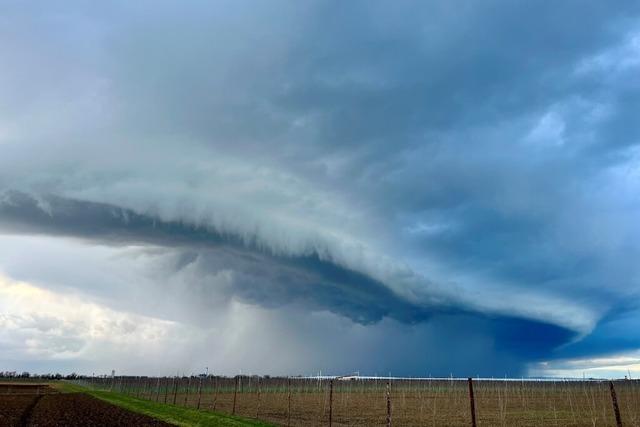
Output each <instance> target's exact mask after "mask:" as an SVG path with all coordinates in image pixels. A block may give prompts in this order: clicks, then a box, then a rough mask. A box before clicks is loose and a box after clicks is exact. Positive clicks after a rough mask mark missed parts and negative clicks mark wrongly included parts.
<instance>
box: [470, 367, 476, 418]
mask: <svg viewBox="0 0 640 427" xmlns="http://www.w3.org/2000/svg"><path fill="white" fill-rule="evenodd" d="M469 402H470V403H471V427H476V403H475V401H474V399H473V380H472V379H471V378H469Z"/></svg>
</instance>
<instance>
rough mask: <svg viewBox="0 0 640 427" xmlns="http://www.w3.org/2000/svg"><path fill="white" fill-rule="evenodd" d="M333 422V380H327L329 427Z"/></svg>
mask: <svg viewBox="0 0 640 427" xmlns="http://www.w3.org/2000/svg"><path fill="white" fill-rule="evenodd" d="M332 422H333V379H331V380H329V427H331V423H332Z"/></svg>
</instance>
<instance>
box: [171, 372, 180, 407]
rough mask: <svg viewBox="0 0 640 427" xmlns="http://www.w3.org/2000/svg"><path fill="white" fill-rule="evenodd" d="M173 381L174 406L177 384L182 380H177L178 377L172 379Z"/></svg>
mask: <svg viewBox="0 0 640 427" xmlns="http://www.w3.org/2000/svg"><path fill="white" fill-rule="evenodd" d="M174 378H175V381H174V382H173V404H174V405H175V404H176V397H177V395H178V382H179V381H180V380H181V379H182V378H180V380H179V379H178V377H177V376H176V377H174Z"/></svg>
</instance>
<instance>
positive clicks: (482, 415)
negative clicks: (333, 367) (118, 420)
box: [78, 376, 640, 427]
mask: <svg viewBox="0 0 640 427" xmlns="http://www.w3.org/2000/svg"><path fill="white" fill-rule="evenodd" d="M78 384H81V385H83V386H85V387H88V388H90V389H93V390H105V391H109V390H110V391H112V392H118V393H123V394H126V395H129V396H133V397H136V398H139V399H145V400H149V401H154V402H158V403H162V404H167V405H172V406H173V405H175V406H183V407H189V408H194V409H200V410H206V411H215V412H218V413H224V414H234V415H240V416H243V417H247V418H254V419H259V420H264V421H267V422H271V423H274V424H278V425H292V426H325V425H334V426H346V425H359V426H372V425H380V426H384V425H387V421H388V418H389V422H390V423H391V424H392V425H395V426H417V425H420V426H443V425H446V426H470V425H471V411H470V398H469V387H468V382H467V381H466V380H459V379H449V380H447V379H433V380H427V379H420V380H417V379H416V380H410V379H402V380H397V379H395V380H390V381H387V380H386V379H329V378H264V377H257V376H254V377H249V376H242V377H240V376H239V377H234V378H229V377H212V376H208V377H204V376H203V377H190V378H189V377H182V378H180V377H162V378H157V377H156V378H151V377H114V378H88V379H84V380H81V381H78ZM612 384H614V386H615V393H616V400H617V403H618V406H619V411H620V417H621V419H622V421H623V422H624V425H625V426H638V425H640V382H638V381H635V380H634V381H631V380H624V381H615V382H613V383H612ZM473 388H474V406H475V414H476V420H477V425H479V426H523V427H524V426H532V427H533V426H541V425H549V426H616V417H615V414H614V409H613V404H612V394H611V389H610V383H609V382H608V381H596V380H593V381H560V380H558V381H526V380H522V381H519V380H508V381H503V380H482V381H477V380H476V381H473Z"/></svg>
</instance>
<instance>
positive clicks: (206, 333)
mask: <svg viewBox="0 0 640 427" xmlns="http://www.w3.org/2000/svg"><path fill="white" fill-rule="evenodd" d="M0 16H1V18H0V233H2V234H0V246H2V248H1V252H2V255H3V256H2V258H1V260H0V274H1V275H2V276H0V277H3V276H4V277H5V279H4V280H6V283H8V284H7V285H6V287H5V288H3V289H4V292H6V293H7V295H9V293H10V292H18V291H16V289H18V290H20V289H22V290H24V289H30V288H29V286H32V287H35V288H38V289H42V290H43V291H45V290H46V292H51V294H46V295H47V296H46V298H50V299H51V300H52V301H53V300H55V301H62V300H63V299H64V296H65V295H71V294H72V295H75V296H74V298H78V300H79V301H83V303H85V304H98V305H100V307H102V308H101V309H100V311H99V316H98V317H99V318H100V319H102V318H105V319H107V318H109V317H116V318H120V317H122V316H124V317H125V318H126V316H133V317H131V319H138V320H139V319H146V320H139V321H140V322H142V323H144V324H145V325H147V326H146V327H147V329H146V330H153V331H156V330H164V331H165V332H166V334H165V335H164V337H165V338H158V339H159V341H153V340H151V339H148V340H147V342H149V343H151V342H153V343H154V344H153V345H157V346H158V347H157V348H169V347H170V346H171V344H170V342H171V340H172V339H173V338H171V337H174V336H180V337H182V338H181V339H182V340H183V347H182V348H183V349H184V352H183V353H180V352H177V353H175V354H173V356H172V357H170V358H169V359H168V360H170V361H171V363H173V364H174V365H176V366H178V365H180V366H182V367H183V369H193V367H195V366H199V365H200V364H204V363H206V360H195V358H192V359H190V357H189V354H190V353H189V351H187V349H191V350H193V349H196V348H197V349H199V350H201V351H202V352H203V353H205V352H209V354H210V355H211V356H210V357H212V358H214V359H215V361H216V363H217V364H218V366H219V369H220V370H221V371H226V372H233V371H237V370H239V369H244V370H247V369H253V370H254V371H256V372H263V373H272V372H276V373H298V372H285V371H286V370H287V368H289V369H296V370H298V371H299V372H302V371H305V372H313V370H316V371H317V370H319V369H322V370H324V371H327V370H329V371H335V372H336V373H338V372H342V371H347V370H360V371H368V373H376V372H377V373H388V372H389V371H393V372H396V373H398V374H400V373H402V374H405V375H426V374H428V373H432V374H434V375H438V374H440V375H449V374H450V373H454V374H457V375H476V374H481V375H482V374H486V375H504V374H506V373H507V372H502V371H504V370H508V371H509V372H508V374H511V375H525V374H527V372H529V371H528V370H529V369H530V368H531V367H533V369H534V371H535V372H536V373H539V372H540V369H542V371H544V368H540V366H545V365H540V364H541V363H549V364H553V363H557V364H558V365H557V366H559V367H561V368H562V369H565V368H567V367H568V366H573V365H572V362H570V361H571V360H573V359H580V360H593V359H596V358H597V357H599V356H606V355H617V354H623V353H628V352H634V351H636V350H638V347H639V346H640V338H639V337H635V336H634V335H633V334H631V335H630V334H629V333H628V330H629V327H628V325H630V324H633V323H634V322H636V321H637V320H640V317H638V307H637V303H638V301H639V300H638V292H639V291H640V279H639V277H640V275H639V273H640V271H639V268H638V266H637V262H636V260H637V259H638V256H639V255H640V243H639V242H640V227H639V226H638V221H637V217H638V213H640V203H639V202H638V198H637V190H638V182H639V181H638V179H639V178H640V169H639V165H640V163H639V159H640V152H639V151H638V148H637V144H638V142H640V140H639V137H640V125H639V124H638V123H640V121H639V120H637V117H636V116H637V113H636V111H637V110H638V108H637V107H638V106H640V102H639V100H640V80H639V78H638V76H640V73H638V71H640V70H639V68H640V26H639V24H640V21H639V18H640V7H638V4H637V3H635V2H619V3H617V4H616V5H615V7H612V6H611V5H598V4H584V3H583V2H573V1H567V2H563V3H561V4H551V3H544V2H534V3H526V4H525V3H519V2H501V1H496V2H485V3H483V4H471V3H469V4H462V5H461V4H456V5H453V4H451V3H450V2H444V1H443V2H440V1H430V2H397V3H394V4H393V5H391V4H388V3H385V2H349V3H339V2H305V3H297V2H288V1H281V2H280V1H278V2H269V3H263V4H260V3H256V2H214V3H211V2H193V3H190V4H189V5H184V4H180V5H179V4H177V3H170V2H138V3H136V4H128V3H125V2H122V3H118V2H116V3H110V4H102V5H88V4H85V3H83V2H77V3H74V2H72V3H66V4H64V5H56V4H48V5H44V6H42V5H40V6H39V7H35V5H30V4H28V3H24V2H20V3H18V2H15V3H14V2H8V3H4V4H2V5H0ZM77 260H83V261H82V262H81V263H78V262H77ZM14 283H23V284H22V285H15V284H14ZM20 286H22V287H20ZM0 291H2V289H0ZM20 292H22V291H20ZM24 292H27V291H24ZM29 292H30V291H29ZM11 295H14V294H11ZM43 295H45V294H43ZM23 304H25V307H26V306H27V305H28V303H27V302H23ZM59 305H60V306H62V305H63V303H62V302H61V303H60V304H59ZM91 307H93V306H91ZM3 309H4V310H7V313H4V315H5V316H7V317H5V318H4V319H5V321H4V323H2V325H3V328H5V329H6V330H7V331H8V332H6V333H7V334H9V335H10V336H9V335H7V336H3V337H2V340H1V341H0V344H2V345H3V346H5V347H7V351H6V352H2V353H0V357H3V358H4V360H6V361H10V363H18V362H16V361H18V360H20V355H21V354H30V355H31V356H30V357H29V359H28V360H30V362H29V363H31V365H30V366H35V367H39V368H40V367H47V366H49V367H51V369H54V368H55V367H56V366H61V368H60V369H63V368H65V369H66V367H68V366H71V365H72V364H73V362H74V361H76V362H77V363H78V365H79V366H81V367H83V368H84V369H87V370H90V369H97V368H101V369H107V367H109V366H112V365H116V364H121V365H122V366H123V367H124V368H125V369H131V370H134V369H142V368H141V367H139V366H133V365H132V364H128V363H129V362H127V358H126V356H124V355H123V354H122V353H117V352H114V353H110V352H108V351H107V352H104V351H98V350H96V349H97V348H98V347H100V346H101V345H107V344H105V343H103V342H99V341H95V340H93V341H92V338H91V335H90V334H89V335H87V334H82V333H80V332H78V331H82V327H81V326H73V327H71V326H69V327H67V328H65V327H60V328H53V327H52V328H50V329H46V330H44V331H43V330H40V329H38V328H37V327H33V326H32V325H34V324H39V323H38V322H36V323H33V322H34V321H33V319H36V320H37V319H40V317H37V313H31V312H29V311H28V310H26V308H25V310H22V311H21V310H18V309H16V308H15V305H14V308H12V309H9V308H8V307H3ZM10 310H17V311H15V312H13V311H12V312H11V313H9V311H10ZM87 310H89V309H87ZM92 310H93V309H92ZM230 313H232V314H230ZM233 313H235V314H233ZM238 313H245V315H246V319H256V322H258V323H264V324H261V325H260V326H255V328H254V329H253V330H248V329H247V328H249V327H248V326H247V325H246V324H245V323H243V322H242V321H241V319H242V317H243V315H242V314H238ZM11 316H13V317H11ZM34 316H36V317H34ZM48 316H49V317H48V318H47V319H49V321H50V322H53V323H54V324H55V322H62V323H60V324H64V322H65V321H66V320H64V319H63V318H62V317H64V316H63V314H61V312H51V313H49V314H48ZM56 316H57V317H56ZM118 316H120V317H118ZM135 316H141V317H135ZM9 317H11V319H13V320H12V321H9V320H7V319H9ZM16 319H22V320H16ZM25 319H26V320H25ZM52 319H53V320H52ZM56 319H57V320H56ZM131 319H128V320H127V321H132V320H131ZM67 320H68V321H69V322H72V321H75V320H73V319H71V320H69V319H67ZM121 321H122V322H125V320H122V319H121ZM132 322H134V321H132ZM145 322H146V323H145ZM72 323H73V322H72ZM134 323H135V322H134ZM25 325H27V326H25ZM29 325H31V326H29ZM74 325H75V324H74ZM92 325H93V326H91V327H95V324H92ZM221 325H225V328H221ZM34 328H35V329H34ZM249 329H250V328H249ZM34 330H37V331H39V332H37V334H36V335H34V336H32V335H30V334H32V333H36V332H33V331H34ZM12 331H13V332H12ZM20 331H22V332H20ZM25 331H26V332H25ZM29 331H31V332H29ZM47 331H58V332H55V333H53V332H51V333H49V332H47ZM65 331H66V332H65ZM131 333H135V332H131ZM56 334H57V335H56ZM124 335H125V336H126V334H124ZM28 337H31V338H28ZM34 337H35V338H34ZM56 337H57V338H58V339H59V341H55V340H54V338H56ZM214 337H215V338H214ZM336 337H340V338H336ZM23 339H24V340H27V339H30V340H31V341H33V340H36V341H37V340H42V342H43V343H48V344H46V345H48V346H50V347H51V348H52V349H55V348H58V347H57V345H58V342H59V343H60V345H61V346H62V347H60V348H66V347H65V345H66V344H65V343H69V342H71V343H73V345H72V350H70V351H66V350H61V351H60V353H61V354H65V356H64V357H65V358H63V359H64V360H65V362H64V364H59V363H60V362H55V360H60V358H59V357H58V358H57V359H56V356H55V354H54V355H52V354H48V353H42V352H40V351H35V350H34V352H31V353H30V351H31V350H29V349H24V348H23V349H22V350H20V349H19V348H22V347H20V346H19V345H18V344H16V343H19V342H20V340H23ZM162 339H166V342H165V341H162ZM31 341H30V342H31ZM54 341H55V343H54ZM258 341H259V342H261V343H264V345H265V346H268V347H269V348H271V349H272V351H273V354H274V355H275V354H280V357H275V356H274V357H273V358H272V359H270V360H267V359H264V358H261V357H259V356H258V355H257V354H256V352H253V353H254V356H253V358H252V357H251V354H252V352H251V351H248V352H245V351H244V350H243V348H245V349H251V348H254V347H253V344H252V342H258ZM135 342H137V341H136V340H131V343H132V344H131V345H134V344H133V343H135ZM139 342H140V343H141V344H140V345H143V344H144V342H145V341H144V340H140V341H139ZM333 343H335V344H339V345H340V346H342V347H343V348H345V349H350V350H349V351H345V352H343V353H341V354H340V355H335V354H330V353H329V352H328V351H326V350H324V349H325V348H326V346H327V345H333ZM389 344H393V347H394V348H396V349H397V352H399V353H400V355H396V354H391V353H388V352H380V353H378V354H377V355H375V356H372V353H373V354H375V350H376V349H380V348H381V347H385V346H389ZM150 345H151V344H150ZM42 346H45V344H43V345H42ZM163 346H165V347H163ZM465 347H468V348H469V349H475V352H474V351H466V352H465V351H460V349H463V348H465ZM38 348H40V347H38ZM128 348H129V347H128ZM154 348H155V347H154ZM130 349H131V350H130V351H135V350H133V347H131V348H130ZM455 352H460V353H463V354H458V355H456V356H455V357H454V356H452V353H455ZM290 353H297V354H299V358H295V357H294V356H292V355H291V354H290ZM98 354H99V356H98ZM240 354H243V356H242V357H240V356H239V355H240ZM2 355H4V356H2ZM92 358H98V359H99V360H98V359H95V360H94V362H91V360H92ZM51 360H54V361H51ZM567 361H569V362H567ZM281 362H282V363H281ZM7 363H9V362H7ZM56 363H58V364H57V365H56ZM578 365H579V366H580V367H581V368H584V366H585V365H584V363H581V364H578ZM578 365H576V366H578ZM147 366H154V369H156V372H164V371H166V372H170V371H171V369H174V370H175V369H176V368H174V367H171V366H168V364H167V365H166V366H165V365H162V364H156V365H153V364H151V365H147ZM548 366H551V365H548ZM531 372H533V371H531ZM549 372H551V371H549ZM543 374H544V372H543Z"/></svg>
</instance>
